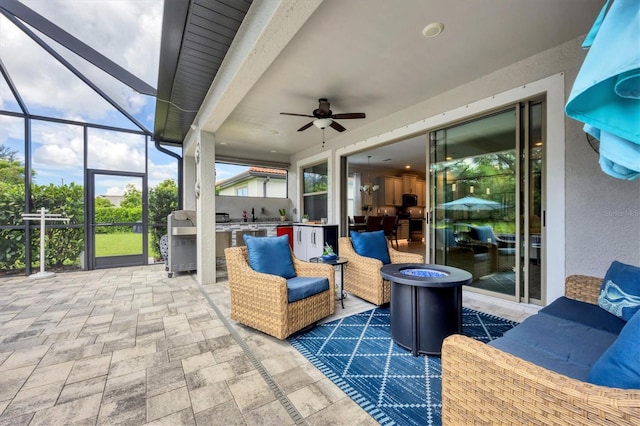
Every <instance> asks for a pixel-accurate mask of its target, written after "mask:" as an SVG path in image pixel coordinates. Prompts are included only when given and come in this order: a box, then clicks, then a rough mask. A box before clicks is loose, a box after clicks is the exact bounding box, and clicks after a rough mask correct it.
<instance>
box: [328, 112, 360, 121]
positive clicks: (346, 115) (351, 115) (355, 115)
mask: <svg viewBox="0 0 640 426" xmlns="http://www.w3.org/2000/svg"><path fill="white" fill-rule="evenodd" d="M331 118H335V119H336V120H344V119H349V118H366V115H365V113H364V112H347V113H344V114H333V115H332V116H331Z"/></svg>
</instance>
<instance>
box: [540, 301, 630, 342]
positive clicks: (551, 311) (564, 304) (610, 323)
mask: <svg viewBox="0 0 640 426" xmlns="http://www.w3.org/2000/svg"><path fill="white" fill-rule="evenodd" d="M540 312H543V313H545V314H547V315H553V316H555V317H558V318H563V319H566V320H570V321H575V322H579V323H581V324H584V325H588V326H589V327H593V328H597V329H598V330H603V331H607V332H609V333H614V334H620V330H622V327H624V326H625V324H626V322H625V321H624V320H622V319H620V318H618V317H617V316H615V315H613V314H611V313H609V312H607V311H605V310H604V309H602V308H601V307H599V306H596V305H594V304H593V303H587V302H581V301H579V300H574V299H569V298H567V297H564V296H562V297H559V298H558V299H556V300H554V301H553V303H551V304H550V305H549V306H547V307H545V308H542V309H541V310H540Z"/></svg>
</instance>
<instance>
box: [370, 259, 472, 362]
mask: <svg viewBox="0 0 640 426" xmlns="http://www.w3.org/2000/svg"><path fill="white" fill-rule="evenodd" d="M380 274H381V275H382V277H383V278H384V279H387V280H389V282H390V283H391V319H390V323H391V338H392V339H393V340H394V341H395V342H396V343H397V344H399V345H400V346H402V347H403V348H406V349H409V350H410V351H411V354H412V355H413V356H418V354H427V355H440V353H441V351H442V341H443V340H444V339H445V337H447V336H450V335H452V334H455V333H461V332H462V286H463V285H465V284H470V283H471V281H472V280H473V278H472V276H471V274H470V273H469V272H467V271H464V270H462V269H458V268H452V267H450V266H444V265H429V264H419V263H395V264H393V263H392V264H388V265H384V266H383V267H382V268H381V269H380Z"/></svg>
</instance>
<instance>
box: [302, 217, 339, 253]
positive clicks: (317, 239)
mask: <svg viewBox="0 0 640 426" xmlns="http://www.w3.org/2000/svg"><path fill="white" fill-rule="evenodd" d="M325 243H327V244H329V245H330V246H331V247H333V251H334V252H335V253H336V254H338V225H315V224H311V225H306V224H294V225H293V254H294V255H295V256H296V257H297V258H298V259H300V260H304V261H308V260H309V259H311V258H312V257H317V256H322V251H323V249H324V245H325Z"/></svg>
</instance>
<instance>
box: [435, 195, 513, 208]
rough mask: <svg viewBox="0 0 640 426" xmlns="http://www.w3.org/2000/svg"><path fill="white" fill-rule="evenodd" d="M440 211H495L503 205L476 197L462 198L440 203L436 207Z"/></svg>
mask: <svg viewBox="0 0 640 426" xmlns="http://www.w3.org/2000/svg"><path fill="white" fill-rule="evenodd" d="M438 207H439V208H442V209H447V210H454V211H472V210H497V209H499V208H502V207H505V205H504V204H502V203H498V202H496V201H491V200H484V199H482V198H477V197H464V198H458V199H457V200H453V201H449V202H448V203H442V204H440V205H439V206H438Z"/></svg>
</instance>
